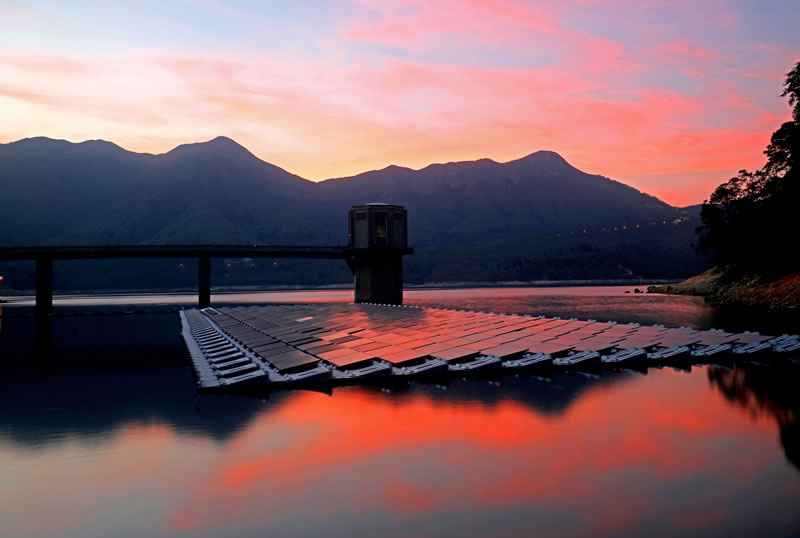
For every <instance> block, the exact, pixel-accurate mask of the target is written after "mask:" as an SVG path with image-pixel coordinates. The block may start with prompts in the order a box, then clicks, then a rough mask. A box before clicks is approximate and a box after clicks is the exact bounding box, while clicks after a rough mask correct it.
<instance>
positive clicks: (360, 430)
mask: <svg viewBox="0 0 800 538" xmlns="http://www.w3.org/2000/svg"><path fill="white" fill-rule="evenodd" d="M658 377H659V380H658V381H657V382H651V379H646V380H641V381H639V382H635V383H623V384H622V385H614V387H613V389H608V388H602V387H598V388H596V389H593V390H591V391H589V392H587V393H585V394H584V395H583V396H582V397H581V398H580V399H579V400H578V401H577V402H575V404H574V405H573V406H572V407H571V408H570V409H569V410H568V411H567V412H566V413H565V414H564V415H563V416H561V417H556V418H553V417H546V416H543V415H540V414H539V413H537V412H535V411H534V410H532V409H531V408H529V407H526V406H525V405H522V404H520V403H518V402H513V401H503V402H501V403H499V404H497V405H491V406H487V405H483V404H479V403H476V402H460V403H454V402H440V401H434V400H432V399H431V398H430V397H428V396H425V395H413V396H410V397H406V398H401V399H398V398H393V397H391V396H384V395H381V394H376V393H368V392H363V391H358V390H341V391H337V392H336V394H335V395H334V396H333V397H332V398H330V397H327V396H324V395H320V394H315V393H298V394H297V395H295V396H293V397H292V398H291V399H289V400H288V401H287V402H286V404H285V405H284V406H282V407H281V408H279V409H277V410H275V411H274V412H272V413H270V414H265V415H263V416H262V417H260V418H259V419H258V420H257V421H256V422H254V423H253V424H252V426H251V427H250V428H248V429H247V430H246V431H244V432H242V433H241V434H240V435H239V436H237V437H236V438H235V439H233V440H232V441H231V442H230V443H229V444H228V446H227V449H226V451H225V453H224V455H221V457H220V458H219V459H218V460H217V461H215V462H214V463H213V465H211V466H210V467H209V468H208V469H207V472H206V473H205V479H204V480H203V481H201V482H200V483H196V484H194V485H193V486H192V487H191V488H190V489H189V490H187V491H186V494H187V495H186V497H185V499H184V500H183V501H182V502H181V503H179V504H178V505H176V506H173V510H172V512H171V515H170V517H169V519H168V522H169V525H170V526H171V527H172V528H175V529H181V530H191V529H203V528H214V527H219V526H225V525H227V524H232V523H233V522H234V521H240V520H241V519H250V520H268V519H270V518H273V517H275V518H277V517H286V514H287V512H288V513H294V514H297V513H303V512H305V511H310V513H317V512H318V511H319V510H320V509H321V510H322V511H323V512H327V511H328V510H329V509H330V510H334V511H336V510H350V509H352V508H353V507H357V508H358V510H361V511H367V512H376V511H377V512H386V513H388V514H390V515H391V518H392V519H397V520H409V519H410V520H413V519H415V518H426V517H429V516H431V514H435V513H441V514H446V513H450V512H453V511H455V512H458V513H470V514H474V513H491V512H492V511H494V510H505V509H514V508H519V507H524V506H526V505H532V506H533V505H535V506H539V507H541V506H544V507H547V506H550V507H552V508H553V509H556V508H558V509H565V508H566V509H568V511H569V512H571V513H572V514H573V515H574V517H575V518H576V520H575V521H574V522H572V523H570V525H575V527H574V528H573V527H569V528H568V530H577V531H581V530H583V531H586V530H588V529H591V530H592V531H593V532H602V533H615V532H623V531H626V530H630V529H634V528H636V525H638V524H639V522H640V521H639V518H640V517H641V515H642V514H652V513H653V512H654V511H655V512H658V511H664V512H665V513H669V512H670V511H671V508H672V504H671V502H670V500H669V499H664V498H663V497H662V495H661V494H659V493H658V491H653V488H656V489H658V488H661V487H664V486H669V487H680V485H681V484H682V483H688V482H691V480H692V479H693V478H694V477H695V476H696V475H698V474H709V475H711V476H713V477H714V480H716V481H718V482H720V484H722V485H724V486H725V487H746V486H747V483H748V481H750V480H752V479H753V478H754V476H755V475H756V474H758V473H759V472H761V471H763V469H764V468H765V467H766V466H768V465H770V463H771V460H772V458H773V457H774V451H775V446H774V443H771V442H769V441H767V442H765V439H767V440H769V439H770V438H772V437H773V436H774V433H773V432H774V424H773V423H772V421H770V420H769V419H767V418H765V417H755V418H753V417H750V416H748V415H747V414H744V413H741V412H738V411H737V410H735V409H732V408H731V407H730V406H729V405H727V404H726V403H725V402H724V401H723V400H722V399H721V398H719V396H718V395H716V394H715V393H713V392H711V391H709V390H708V389H707V383H706V380H705V379H704V378H703V376H698V375H695V376H685V375H680V374H675V373H672V372H666V371H665V372H662V373H660V374H659V376H658ZM286 429H289V430H297V431H299V432H302V434H301V435H298V436H296V437H295V439H294V441H293V442H290V443H286V444H281V445H279V446H275V447H268V448H265V449H263V450H257V449H254V448H253V447H255V446H258V445H260V444H262V443H263V440H264V439H265V438H269V437H271V436H273V435H275V432H276V431H280V430H286ZM730 438H735V439H736V441H737V443H738V448H737V450H736V451H735V452H732V451H725V450H720V449H719V448H720V447H719V446H718V443H719V442H720V440H724V439H730ZM743 456H744V457H743ZM616 475H619V476H616ZM626 475H630V476H628V477H626ZM717 487H719V486H717ZM611 491H613V493H610V492H611ZM689 495H690V496H691V495H692V494H691V493H690V494H689ZM323 499H324V503H325V508H320V507H318V506H316V504H314V503H315V502H321V500H323ZM309 503H310V504H309ZM454 517H456V516H454ZM672 517H673V522H672V524H673V525H674V526H675V527H676V528H685V529H695V528H697V525H701V526H702V522H703V521H708V522H709V524H710V523H712V522H714V521H716V520H717V519H718V517H719V516H718V515H713V514H711V513H710V512H709V511H708V507H707V506H704V505H691V506H685V507H683V508H682V509H681V510H680V511H678V512H676V513H675V514H672Z"/></svg>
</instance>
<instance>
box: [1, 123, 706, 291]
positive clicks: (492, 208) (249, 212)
mask: <svg viewBox="0 0 800 538" xmlns="http://www.w3.org/2000/svg"><path fill="white" fill-rule="evenodd" d="M375 201H383V202H390V203H396V204H402V205H405V206H406V207H407V208H408V210H409V236H410V242H411V244H412V245H413V246H414V247H416V249H417V253H416V254H415V255H414V256H412V257H411V258H410V259H408V262H407V270H406V278H407V280H408V281H410V282H424V281H431V280H436V281H448V280H449V281H453V280H520V279H522V280H539V279H562V278H626V277H643V278H654V277H675V278H677V277H683V276H688V275H690V274H693V273H696V272H698V270H702V269H704V268H706V267H707V266H708V261H707V260H705V259H702V258H700V259H698V258H697V257H695V255H694V252H693V250H692V248H691V246H690V243H691V242H692V238H693V233H694V226H695V225H696V222H695V221H696V217H697V210H696V208H688V209H680V208H675V207H672V206H670V205H668V204H666V203H664V202H662V201H660V200H658V199H657V198H655V197H652V196H650V195H647V194H644V193H641V192H639V191H637V190H636V189H633V188H632V187H629V186H627V185H624V184H622V183H619V182H617V181H613V180H611V179H608V178H605V177H602V176H597V175H590V174H586V173H584V172H581V171H580V170H578V169H576V168H574V167H573V166H571V165H570V164H569V163H568V162H567V161H566V160H564V159H563V158H562V157H561V156H559V155H558V154H556V153H553V152H549V151H538V152H536V153H533V154H531V155H528V156H527V157H524V158H522V159H518V160H515V161H511V162H507V163H497V162H495V161H492V160H489V159H481V160H478V161H470V162H455V163H447V164H433V165H430V166H428V167H425V168H423V169H421V170H411V169H408V168H402V167H398V166H390V167H387V168H384V169H383V170H376V171H371V172H366V173H363V174H359V175H357V176H353V177H348V178H337V179H330V180H326V181H322V182H319V183H314V182H311V181H308V180H305V179H303V178H301V177H299V176H296V175H294V174H291V173H289V172H287V171H285V170H283V169H281V168H279V167H277V166H274V165H272V164H269V163H266V162H264V161H262V160H260V159H258V158H257V157H255V156H254V155H253V154H252V153H250V152H249V151H248V150H247V149H245V148H244V147H242V146H240V145H239V144H237V143H236V142H234V141H233V140H230V139H228V138H225V137H218V138H215V139H213V140H211V141H208V142H204V143H198V144H185V145H181V146H178V147H177V148H175V149H173V150H172V151H170V152H168V153H165V154H162V155H151V154H142V153H133V152H129V151H126V150H124V149H122V148H120V147H119V146H116V145H115V144H112V143H110V142H105V141H101V140H94V141H87V142H83V143H79V144H74V143H70V142H66V141H63V140H52V139H48V138H30V139H25V140H20V141H18V142H12V143H8V144H0V207H2V208H3V210H2V211H0V245H5V246H14V245H46V244H47V245H60V244H168V243H231V244H243V243H253V244H345V243H346V242H347V221H346V215H347V210H348V209H349V207H350V206H352V205H354V204H360V203H365V202H375ZM681 219H682V220H681ZM673 222H676V223H677V224H673ZM665 223H666V224H665ZM637 225H638V227H637ZM615 228H616V230H615ZM94 263H97V262H94ZM109 263H112V262H109ZM142 263H145V262H142ZM146 263H147V264H150V265H149V267H153V265H152V264H154V263H155V262H146ZM134 265H135V264H134ZM266 265H267V264H266V263H263V262H261V261H257V262H256V269H253V270H249V272H248V273H246V274H245V273H232V272H231V271H233V270H230V271H229V270H228V268H224V271H225V272H227V273H230V274H227V276H226V279H227V280H226V282H228V283H232V284H233V283H237V284H247V283H253V284H258V283H264V282H266V281H267V280H268V281H269V283H270V284H273V283H277V282H279V281H282V282H283V281H285V282H286V283H287V284H299V283H307V284H319V283H328V282H343V281H347V280H348V279H349V278H350V276H349V273H348V272H347V270H346V268H344V267H343V265H344V264H336V265H332V264H330V263H327V264H326V263H322V264H320V263H319V262H317V263H316V264H313V263H312V264H309V263H307V262H299V261H298V262H292V261H288V262H282V263H281V264H280V266H275V265H274V264H269V265H271V266H272V267H271V268H270V269H269V271H271V273H269V274H270V275H271V276H269V278H267V277H266V276H265V273H264V271H267V269H266ZM72 267H77V265H75V264H73V266H72ZM81 267H83V266H81ZM86 267H88V266H86ZM128 267H132V265H131V264H130V262H125V263H124V264H118V265H116V266H115V273H117V274H119V273H125V272H126V271H128V269H126V268H128ZM170 267H171V266H170ZM276 267H279V268H278V269H276ZM220 270H223V269H220ZM14 271H16V270H14V269H13V268H12V272H14ZM19 271H23V270H22V269H20V270H19ZM19 271H18V272H19ZM86 271H88V272H89V273H92V271H93V270H92V269H86V270H84V269H81V270H77V269H75V270H73V271H69V270H66V269H65V271H63V272H62V274H68V275H71V276H70V278H71V279H72V280H69V279H66V280H67V281H64V280H62V281H61V285H62V286H66V287H83V286H82V283H81V279H82V278H83V279H84V280H87V279H88V278H89V276H88V275H85V273H86ZM23 272H24V271H23ZM6 273H8V270H6ZM104 273H108V271H104ZM156 273H158V271H156ZM57 275H58V271H57ZM81 275H84V276H83V277H82V276H81ZM95 276H98V277H99V278H100V280H99V282H101V283H103V282H104V280H103V278H104V277H103V276H102V275H95ZM24 280H25V278H24V277H22V276H20V277H19V278H18V281H20V282H22V281H24ZM162 280H163V281H164V282H163V284H164V285H173V284H174V282H173V281H172V280H171V277H169V276H168V275H166V274H161V273H158V276H157V278H156V281H157V282H161V281H162ZM184 280H185V281H186V282H187V283H188V282H189V280H190V279H189V277H188V276H186V277H185V278H183V280H181V278H178V280H176V281H175V282H177V281H181V282H183V281H184ZM167 281H169V282H167ZM94 282H95V283H96V282H98V280H97V279H95V280H94ZM87 285H88V282H87ZM109 285H111V284H109Z"/></svg>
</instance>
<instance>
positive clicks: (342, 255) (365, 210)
mask: <svg viewBox="0 0 800 538" xmlns="http://www.w3.org/2000/svg"><path fill="white" fill-rule="evenodd" d="M349 216H350V219H349V236H350V241H349V245H348V246H275V245H272V246H266V245H152V246H150V245H105V246H36V247H11V248H0V260H34V261H35V262H36V316H37V318H43V317H48V316H50V315H51V314H52V313H53V261H54V260H90V259H93V260H96V259H137V258H139V259H146V258H149V259H154V258H155V259H176V258H177V259H186V258H197V261H198V275H197V303H198V306H199V307H200V308H206V307H208V306H210V305H211V259H212V258H306V259H342V260H345V261H346V262H347V264H348V266H349V267H350V269H351V270H352V271H353V274H354V289H355V302H365V303H366V302H377V303H382V304H402V302H403V280H402V275H403V269H402V263H403V262H402V256H404V255H406V254H411V253H412V252H413V251H414V249H412V248H409V247H408V236H407V229H408V228H407V223H406V210H405V208H403V207H401V206H392V205H388V204H367V205H363V206H354V207H353V208H352V209H351V210H350V215H349Z"/></svg>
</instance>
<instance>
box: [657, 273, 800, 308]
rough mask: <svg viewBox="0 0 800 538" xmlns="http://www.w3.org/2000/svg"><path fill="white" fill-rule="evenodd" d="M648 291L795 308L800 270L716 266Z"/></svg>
mask: <svg viewBox="0 0 800 538" xmlns="http://www.w3.org/2000/svg"><path fill="white" fill-rule="evenodd" d="M647 293H658V294H663V295H692V296H696V297H704V298H705V300H706V301H707V302H708V303H710V304H712V305H714V306H739V307H755V308H767V309H769V310H794V309H797V308H800V273H790V274H788V275H783V276H780V277H776V278H769V277H766V276H763V275H758V274H746V273H745V274H743V273H740V272H738V271H737V270H736V269H735V268H733V267H712V268H711V269H709V270H707V271H705V272H703V273H701V274H699V275H695V276H693V277H691V278H688V279H686V280H684V281H683V282H678V283H676V284H663V285H660V286H649V287H648V288H647Z"/></svg>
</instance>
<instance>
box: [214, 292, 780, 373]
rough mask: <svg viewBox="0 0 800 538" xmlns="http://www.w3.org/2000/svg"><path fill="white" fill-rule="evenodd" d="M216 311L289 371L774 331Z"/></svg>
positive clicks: (320, 311) (720, 339)
mask: <svg viewBox="0 0 800 538" xmlns="http://www.w3.org/2000/svg"><path fill="white" fill-rule="evenodd" d="M217 312H218V313H217V314H215V315H209V316H208V317H209V319H211V320H213V321H214V322H215V323H216V324H217V325H218V326H219V327H220V328H222V329H223V330H224V331H225V332H226V333H228V334H229V335H230V336H231V337H233V338H235V339H236V340H238V341H239V342H241V343H242V344H243V345H245V346H247V347H248V348H250V349H251V350H252V351H254V352H255V353H257V354H258V355H259V356H260V357H261V358H262V360H264V361H265V362H266V363H268V364H271V365H273V366H274V367H275V368H277V369H278V370H279V371H281V372H288V371H292V370H296V369H303V368H306V367H311V366H313V365H315V364H316V363H317V361H319V360H323V361H326V362H328V363H330V364H332V365H334V366H337V367H352V366H354V365H358V364H360V363H366V362H369V361H371V360H373V359H381V360H385V361H388V362H389V363H392V364H395V365H400V364H403V363H407V362H412V361H418V360H422V359H425V358H428V357H436V358H441V359H444V360H447V361H461V360H468V359H469V358H470V357H473V356H476V355H479V354H482V355H494V356H498V357H501V358H503V359H509V358H515V357H519V356H521V355H522V354H523V353H525V352H531V353H549V354H554V355H558V354H565V353H567V352H568V351H570V350H572V351H585V350H591V351H600V352H604V351H607V350H610V349H614V348H616V349H628V348H632V347H653V346H660V347H670V346H677V345H691V344H701V345H711V344H718V343H728V342H735V343H740V344H741V343H751V342H762V341H765V340H767V339H768V338H770V337H768V336H761V335H755V334H733V333H724V332H719V331H697V330H694V329H686V328H681V329H670V328H664V327H657V326H639V325H636V324H616V323H613V322H592V321H576V320H563V319H553V318H538V317H530V316H514V315H503V314H492V313H482V312H465V311H454V310H437V309H428V308H403V307H391V306H379V305H357V304H348V305H345V304H333V305H326V304H311V305H268V306H253V307H222V308H218V309H217Z"/></svg>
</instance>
